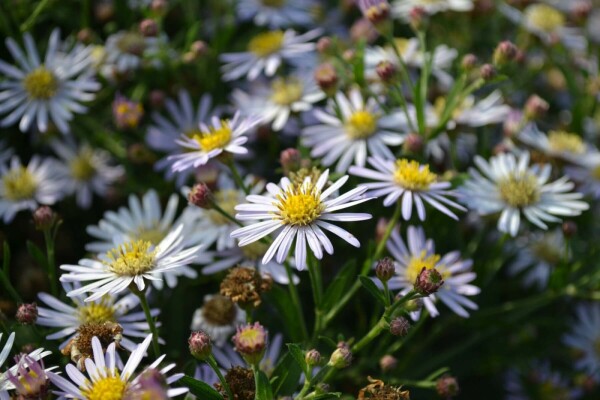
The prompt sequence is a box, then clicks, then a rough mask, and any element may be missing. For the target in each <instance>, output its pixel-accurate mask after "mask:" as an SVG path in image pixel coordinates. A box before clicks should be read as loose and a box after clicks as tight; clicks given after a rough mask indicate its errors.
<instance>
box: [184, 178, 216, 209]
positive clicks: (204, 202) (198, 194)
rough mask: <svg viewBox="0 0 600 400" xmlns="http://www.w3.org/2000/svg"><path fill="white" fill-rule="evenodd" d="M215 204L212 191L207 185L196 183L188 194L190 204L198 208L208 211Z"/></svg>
mask: <svg viewBox="0 0 600 400" xmlns="http://www.w3.org/2000/svg"><path fill="white" fill-rule="evenodd" d="M213 202H214V198H213V194H212V191H211V190H210V188H209V187H208V185H207V184H206V183H203V182H200V183H196V184H195V185H194V186H193V187H192V190H190V192H189V193H188V203H190V204H193V205H195V206H196V207H200V208H204V209H206V210H208V209H211V208H212V206H213Z"/></svg>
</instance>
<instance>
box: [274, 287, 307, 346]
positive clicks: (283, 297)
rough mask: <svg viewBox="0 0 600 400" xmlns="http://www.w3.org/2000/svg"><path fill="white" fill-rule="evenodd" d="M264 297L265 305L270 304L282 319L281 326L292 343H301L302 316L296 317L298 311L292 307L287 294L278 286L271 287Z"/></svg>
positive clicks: (292, 304)
mask: <svg viewBox="0 0 600 400" xmlns="http://www.w3.org/2000/svg"><path fill="white" fill-rule="evenodd" d="M266 297H267V302H266V303H267V304H272V305H273V306H274V307H275V308H276V309H277V312H278V313H279V316H280V317H281V318H282V319H283V322H284V324H283V325H284V326H285V327H286V328H287V333H288V335H289V337H290V338H291V339H292V341H294V342H300V341H302V326H301V325H300V324H301V322H300V321H301V318H302V315H298V309H297V308H296V307H294V303H293V302H292V298H291V296H290V295H289V293H288V292H287V291H286V290H284V289H282V288H281V287H280V286H277V285H273V288H272V289H271V290H270V291H269V293H268V294H267V296H266Z"/></svg>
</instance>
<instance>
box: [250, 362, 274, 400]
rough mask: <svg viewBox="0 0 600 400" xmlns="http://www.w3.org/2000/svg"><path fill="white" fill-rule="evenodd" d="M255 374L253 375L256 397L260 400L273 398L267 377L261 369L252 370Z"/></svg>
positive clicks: (271, 399)
mask: <svg viewBox="0 0 600 400" xmlns="http://www.w3.org/2000/svg"><path fill="white" fill-rule="evenodd" d="M254 373H255V374H257V376H255V381H256V383H257V385H256V398H257V399H260V400H273V389H272V388H271V383H270V382H269V378H267V375H265V373H264V372H262V371H261V370H258V369H257V370H255V371H254Z"/></svg>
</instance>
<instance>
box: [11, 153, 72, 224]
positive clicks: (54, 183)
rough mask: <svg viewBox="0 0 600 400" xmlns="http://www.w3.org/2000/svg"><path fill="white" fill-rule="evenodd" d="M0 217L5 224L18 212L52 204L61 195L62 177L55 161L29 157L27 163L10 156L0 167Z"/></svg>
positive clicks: (62, 187) (62, 191) (62, 193)
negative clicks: (8, 162)
mask: <svg viewBox="0 0 600 400" xmlns="http://www.w3.org/2000/svg"><path fill="white" fill-rule="evenodd" d="M0 178H1V179H2V182H1V184H0V216H2V218H3V220H4V223H9V222H11V221H12V220H13V218H14V217H15V214H17V213H18V212H19V211H22V210H31V211H34V210H35V209H37V208H38V206H39V205H40V204H46V205H52V204H54V203H56V202H57V201H58V200H60V199H62V198H63V196H64V189H65V188H64V183H65V182H64V176H62V174H61V173H60V171H59V168H58V166H57V164H56V160H53V159H50V158H41V157H38V156H33V157H32V158H31V160H30V161H29V164H27V166H24V165H23V164H21V160H20V159H19V158H18V157H16V156H13V157H12V158H11V160H10V164H8V165H1V166H0Z"/></svg>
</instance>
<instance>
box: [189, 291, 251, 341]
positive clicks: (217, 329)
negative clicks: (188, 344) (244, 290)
mask: <svg viewBox="0 0 600 400" xmlns="http://www.w3.org/2000/svg"><path fill="white" fill-rule="evenodd" d="M245 322H246V312H245V311H244V310H242V309H241V308H240V307H238V306H237V305H236V304H235V303H234V302H233V301H231V299H230V298H229V297H225V296H221V295H220V294H216V295H206V296H204V304H203V305H202V307H200V308H198V309H197V310H196V311H194V315H193V317H192V323H191V325H190V329H191V330H192V331H200V330H201V331H204V332H206V333H207V334H208V336H210V338H211V340H212V341H213V343H214V344H215V345H216V346H223V345H224V344H225V341H226V340H227V339H229V338H230V337H231V335H232V334H233V333H234V332H235V329H236V328H237V327H238V326H239V325H242V324H244V323H245Z"/></svg>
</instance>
